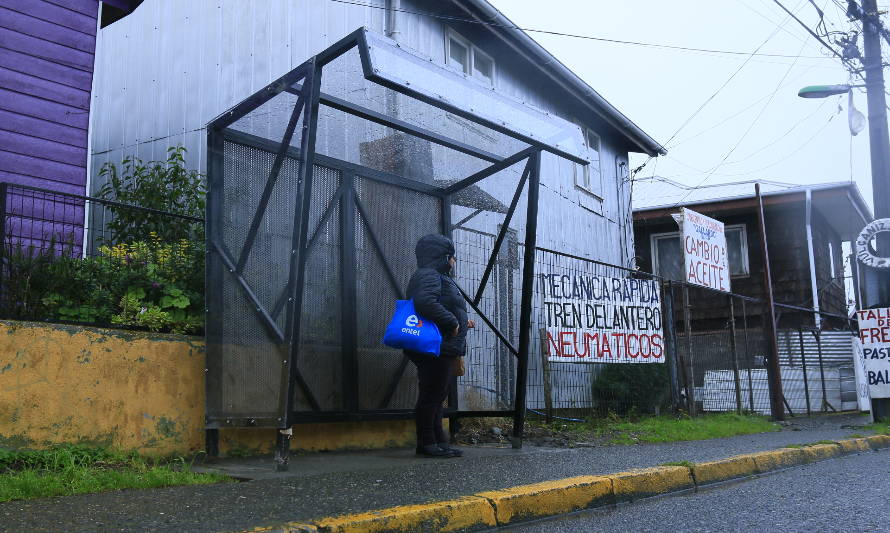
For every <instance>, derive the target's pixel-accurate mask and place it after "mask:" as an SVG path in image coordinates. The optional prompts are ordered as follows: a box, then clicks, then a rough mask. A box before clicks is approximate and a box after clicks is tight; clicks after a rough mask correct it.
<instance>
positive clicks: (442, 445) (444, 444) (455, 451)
mask: <svg viewBox="0 0 890 533" xmlns="http://www.w3.org/2000/svg"><path fill="white" fill-rule="evenodd" d="M436 446H438V447H439V448H442V449H443V450H445V451H448V452H451V453H452V454H454V456H455V457H463V455H464V452H463V450H461V449H460V448H453V447H451V446H450V445H449V444H448V443H447V442H439V443H437V444H436Z"/></svg>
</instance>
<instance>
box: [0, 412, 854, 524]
mask: <svg viewBox="0 0 890 533" xmlns="http://www.w3.org/2000/svg"><path fill="white" fill-rule="evenodd" d="M866 422H867V419H866V418H865V417H858V416H850V415H842V416H837V415H830V416H823V417H815V418H813V419H797V420H792V422H791V425H789V426H787V427H785V428H784V429H783V430H782V431H780V432H775V433H764V434H759V435H746V436H739V437H731V438H725V439H715V440H709V441H693V442H677V443H668V444H650V445H635V446H602V447H595V448H575V449H556V448H532V447H526V448H524V449H522V450H512V449H510V448H495V447H472V448H465V452H466V455H465V456H464V457H463V458H461V459H435V460H433V459H417V458H415V457H414V456H413V450H382V451H373V452H361V453H325V454H311V455H305V456H295V457H292V458H291V471H290V472H288V473H287V474H278V473H275V472H274V471H273V466H272V462H271V460H269V459H266V460H265V461H262V460H250V461H243V460H242V461H228V462H223V463H221V464H220V465H218V467H219V468H220V469H222V470H224V471H228V472H230V473H233V474H235V475H238V476H241V477H250V478H254V480H253V481H249V482H243V483H229V484H221V485H212V486H197V487H194V486H193V487H171V488H167V489H156V490H144V491H138V490H128V491H119V492H113V493H102V494H89V495H79V496H69V497H65V498H53V499H47V500H33V501H24V502H7V503H3V504H0V531H60V530H64V531H233V530H240V529H248V528H253V527H257V526H263V525H273V524H279V523H282V522H291V521H301V520H309V519H312V518H319V517H325V516H337V515H342V514H346V513H356V512H362V511H368V510H374V509H380V508H387V507H393V506H398V505H406V504H414V503H423V502H430V501H439V500H446V499H452V498H459V497H461V496H466V495H470V494H474V493H477V492H481V491H489V490H497V489H503V488H507V487H514V486H517V485H526V484H530V483H537V482H542V481H549V480H554V479H561V478H568V477H575V476H582V475H597V474H609V473H614V472H620V471H624V470H629V469H633V468H645V467H651V466H657V465H659V464H662V463H666V462H676V461H693V462H704V461H712V460H719V459H724V458H726V457H729V456H732V455H737V454H743V453H752V452H758V451H765V450H772V449H775V448H779V447H782V446H785V445H788V444H803V443H811V442H816V441H820V440H825V439H843V438H847V437H849V436H850V435H851V434H853V433H864V432H863V431H862V430H857V429H856V426H861V425H863V424H865V423H866Z"/></svg>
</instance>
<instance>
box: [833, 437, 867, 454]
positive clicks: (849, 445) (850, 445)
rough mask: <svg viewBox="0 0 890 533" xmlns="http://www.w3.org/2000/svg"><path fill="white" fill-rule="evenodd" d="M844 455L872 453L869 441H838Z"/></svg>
mask: <svg viewBox="0 0 890 533" xmlns="http://www.w3.org/2000/svg"><path fill="white" fill-rule="evenodd" d="M837 443H838V444H840V446H841V450H843V452H844V453H856V452H867V451H871V446H869V444H868V441H867V440H865V439H845V440H839V441H837Z"/></svg>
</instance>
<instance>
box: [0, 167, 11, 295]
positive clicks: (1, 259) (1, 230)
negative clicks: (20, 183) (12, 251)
mask: <svg viewBox="0 0 890 533" xmlns="http://www.w3.org/2000/svg"><path fill="white" fill-rule="evenodd" d="M8 193H9V184H8V183H0V309H3V310H5V308H6V306H7V304H11V302H7V301H6V295H5V294H4V293H5V292H6V290H5V289H6V283H5V279H6V248H7V246H8V244H7V242H6V199H7V194H8Z"/></svg>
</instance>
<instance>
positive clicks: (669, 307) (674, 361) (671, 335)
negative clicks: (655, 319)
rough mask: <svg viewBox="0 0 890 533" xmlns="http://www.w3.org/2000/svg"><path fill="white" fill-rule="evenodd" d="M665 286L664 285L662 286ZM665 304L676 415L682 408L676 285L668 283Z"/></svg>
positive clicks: (666, 360) (667, 340)
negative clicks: (676, 317)
mask: <svg viewBox="0 0 890 533" xmlns="http://www.w3.org/2000/svg"><path fill="white" fill-rule="evenodd" d="M662 286H663V285H662ZM663 302H664V335H665V343H664V344H665V351H666V352H667V353H666V355H667V357H666V358H665V362H666V363H667V365H668V374H669V375H670V380H671V409H672V410H673V411H674V412H675V413H676V412H677V411H679V410H680V409H681V408H682V405H681V399H680V372H679V363H680V353H679V352H678V349H677V328H676V324H675V322H674V320H675V319H674V285H673V282H671V281H668V282H667V292H666V293H665V294H664V296H663Z"/></svg>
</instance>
